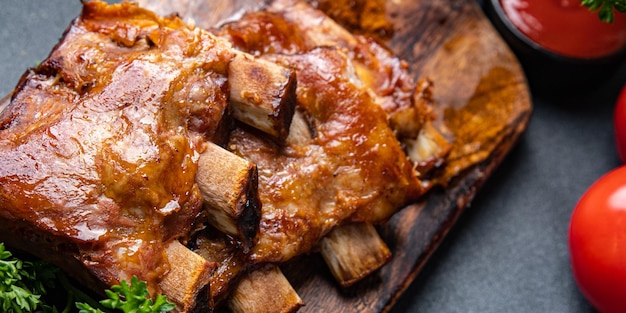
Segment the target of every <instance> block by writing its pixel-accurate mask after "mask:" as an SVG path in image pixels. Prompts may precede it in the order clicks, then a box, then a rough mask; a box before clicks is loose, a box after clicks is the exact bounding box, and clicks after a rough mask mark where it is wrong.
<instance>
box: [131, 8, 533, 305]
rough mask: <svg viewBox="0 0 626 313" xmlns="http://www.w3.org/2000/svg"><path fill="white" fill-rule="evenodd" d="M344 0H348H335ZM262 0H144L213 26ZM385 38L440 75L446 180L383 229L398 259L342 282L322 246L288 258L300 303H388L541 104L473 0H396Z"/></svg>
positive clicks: (425, 71)
mask: <svg viewBox="0 0 626 313" xmlns="http://www.w3.org/2000/svg"><path fill="white" fill-rule="evenodd" d="M335 1H342V0H335ZM260 2H262V1H261V0H256V1H255V0H237V1H209V0H179V1H175V0H140V1H139V3H140V4H142V5H144V6H146V7H148V8H150V9H152V10H155V11H157V12H159V13H161V14H169V13H174V12H178V14H180V15H181V16H182V17H184V18H185V19H188V20H193V21H195V23H196V24H197V25H198V26H200V27H211V26H214V25H216V24H218V23H220V22H221V21H224V20H226V19H228V18H229V17H230V16H232V15H233V14H234V15H237V14H240V13H241V12H242V10H246V9H253V8H256V7H258V5H259V3H260ZM383 15H384V17H385V18H386V19H387V22H388V24H389V25H391V26H392V32H390V33H387V34H386V36H384V37H383V38H384V39H385V41H386V43H387V44H388V46H389V47H390V48H391V49H392V50H393V51H394V52H395V53H396V54H397V55H398V56H400V57H401V58H402V59H404V60H406V61H407V62H408V63H409V64H410V70H411V73H412V74H414V75H415V77H429V78H430V79H431V80H432V81H433V82H434V84H435V89H434V98H435V102H436V103H437V108H436V111H437V114H438V120H437V125H438V127H440V128H441V129H443V130H444V134H445V135H447V136H450V137H453V138H454V140H455V141H454V145H453V148H452V152H451V154H450V159H449V162H448V164H447V166H446V168H445V170H444V171H443V173H442V174H441V175H442V177H444V178H445V179H446V180H447V181H449V183H448V185H447V186H446V187H445V188H437V189H434V190H433V191H431V193H430V194H429V195H428V196H427V197H426V198H425V199H424V200H423V201H422V202H420V203H416V204H414V205H411V206H409V207H407V208H405V209H403V210H402V211H401V212H400V213H398V214H396V215H395V216H394V217H393V218H392V219H391V220H390V221H389V222H388V223H387V224H385V225H383V226H382V227H380V229H379V230H380V232H381V235H382V237H383V239H384V240H385V242H386V243H387V244H388V246H389V248H390V249H391V251H392V253H393V258H392V260H391V261H390V262H389V263H388V264H387V265H386V266H385V267H383V268H382V269H381V270H380V271H378V272H376V273H374V274H373V275H371V276H370V277H368V278H366V279H365V280H363V281H361V282H359V283H357V284H356V285H354V286H353V287H351V288H349V289H346V290H341V289H340V288H339V287H338V286H337V284H336V282H335V281H334V279H333V278H332V275H331V274H330V272H329V271H328V269H327V268H326V265H325V264H324V262H323V260H322V258H321V257H320V256H319V255H316V254H315V255H310V256H305V257H302V258H298V259H296V260H293V261H291V262H290V263H288V264H285V265H284V266H282V269H283V272H284V273H285V276H286V277H287V278H288V279H289V281H290V282H291V284H292V285H293V286H294V288H295V289H296V290H297V291H298V293H299V295H300V296H301V298H302V299H303V301H304V303H305V307H303V308H302V309H301V310H300V311H301V312H386V311H388V310H389V309H390V308H391V306H392V305H393V304H394V302H395V301H396V299H397V298H398V297H399V296H400V295H401V294H402V292H403V291H404V290H405V289H406V288H407V287H408V285H409V284H410V283H411V281H412V280H413V279H414V278H415V276H416V275H417V274H418V273H419V271H420V270H421V269H422V267H423V266H424V264H425V263H426V262H427V261H428V258H429V257H430V256H431V255H432V253H433V251H434V250H435V249H436V248H437V246H438V245H439V244H440V243H441V241H442V239H443V238H444V237H445V235H446V234H447V232H448V231H449V230H450V228H451V227H452V226H453V225H454V223H455V222H456V221H457V219H458V218H459V217H460V216H461V215H462V213H463V211H464V209H465V208H467V207H468V205H469V203H470V202H471V201H472V199H473V198H474V195H475V193H476V192H477V191H478V190H479V189H480V187H481V186H482V185H483V183H484V182H485V180H486V179H487V178H488V177H489V176H490V175H491V174H492V172H493V171H494V169H495V168H496V167H497V166H498V165H499V164H500V163H501V161H502V160H503V158H504V157H505V156H506V155H507V153H508V152H509V151H510V150H511V148H512V147H513V145H514V144H515V143H516V141H517V139H518V138H519V136H520V134H522V133H523V131H524V130H525V129H526V127H527V125H528V121H529V118H530V115H531V111H532V105H531V101H530V95H529V91H528V87H527V83H526V79H525V77H524V75H523V72H522V70H521V67H520V65H519V64H518V62H517V60H516V59H515V57H514V56H513V54H512V53H511V51H510V50H509V49H508V47H507V46H506V44H505V43H504V42H503V41H502V40H501V38H500V37H499V36H498V35H497V32H496V31H495V30H494V29H493V28H492V26H491V24H490V23H489V22H488V20H487V19H486V18H485V17H484V15H483V13H482V11H481V9H480V8H479V7H478V5H477V4H476V3H475V2H474V1H473V0H421V1H408V0H389V1H386V2H385V5H384V11H383Z"/></svg>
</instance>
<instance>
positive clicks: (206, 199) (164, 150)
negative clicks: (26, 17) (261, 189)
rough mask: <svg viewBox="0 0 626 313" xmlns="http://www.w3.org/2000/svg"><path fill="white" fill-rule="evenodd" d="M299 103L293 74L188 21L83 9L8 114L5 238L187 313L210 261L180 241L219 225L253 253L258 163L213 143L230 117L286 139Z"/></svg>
mask: <svg viewBox="0 0 626 313" xmlns="http://www.w3.org/2000/svg"><path fill="white" fill-rule="evenodd" d="M248 73H254V74H255V75H254V76H253V77H249V76H248ZM242 76H243V77H242ZM244 77H245V78H244ZM244 81H246V82H247V83H246V85H241V84H242V82H244ZM232 92H236V95H234V96H232V97H231V94H232ZM294 100H295V76H294V75H293V71H292V70H290V69H287V68H284V67H281V66H278V65H276V64H274V63H270V62H268V61H261V60H260V61H258V62H257V61H256V58H254V57H253V56H250V55H247V54H244V53H241V52H240V51H237V50H234V49H232V48H231V46H230V44H229V43H228V42H227V41H225V40H223V39H220V38H217V37H215V36H214V35H212V34H210V33H209V32H206V31H203V30H201V29H198V28H194V27H191V26H188V25H186V24H184V23H183V22H182V21H181V20H180V19H179V18H177V17H171V18H162V17H159V16H157V15H156V14H154V13H152V12H150V11H147V10H144V9H141V8H139V7H138V6H137V5H135V4H131V3H122V4H119V5H107V4H106V3H104V2H97V1H90V2H85V3H84V8H83V12H82V14H81V16H80V17H79V18H77V19H76V20H75V21H74V22H73V23H72V24H71V25H70V27H69V28H68V29H67V30H66V32H65V34H64V36H63V38H62V40H61V41H60V43H59V44H58V45H57V46H56V47H55V48H54V49H53V50H52V52H51V53H50V55H49V56H48V58H46V59H45V60H44V61H43V62H42V63H41V64H40V65H39V66H38V67H37V68H34V69H32V70H29V71H27V72H26V73H25V74H24V76H23V77H22V79H21V80H20V82H19V84H18V86H17V87H16V88H15V90H14V92H13V95H12V97H11V99H10V103H8V104H6V107H5V108H4V110H3V111H2V113H1V114H0V164H1V165H2V166H0V224H1V226H2V228H1V230H0V239H1V240H3V241H6V242H7V243H9V244H12V245H14V246H17V247H18V248H21V249H23V250H27V251H28V252H31V253H33V254H35V255H38V256H40V257H42V258H44V259H47V260H50V261H52V262H54V263H56V264H58V265H59V266H61V267H62V268H64V269H66V270H67V271H69V272H70V273H72V274H73V275H74V276H75V277H76V278H78V279H80V280H81V281H83V282H85V283H86V284H88V285H91V286H92V287H94V288H96V289H98V288H99V287H101V285H104V286H110V285H113V284H118V283H119V282H120V281H121V280H126V281H130V279H131V277H132V276H137V277H138V278H139V279H140V280H143V281H146V282H147V284H148V288H149V290H150V291H151V294H153V295H154V294H156V293H158V292H162V293H165V294H166V295H167V296H169V297H170V299H172V300H173V301H175V302H176V303H177V304H178V305H179V307H178V309H179V310H181V311H186V310H189V309H191V308H192V307H193V305H194V304H195V299H194V298H195V296H196V294H198V293H199V292H200V291H201V290H205V291H206V289H207V288H206V284H207V283H208V276H209V274H210V271H211V270H212V268H213V264H212V263H210V262H208V261H206V260H205V259H203V258H201V257H200V256H198V255H196V254H194V253H193V252H191V251H190V250H188V249H187V248H185V247H184V246H183V245H181V244H180V243H181V242H182V243H185V242H186V241H187V240H188V239H189V238H190V237H191V233H192V231H194V230H195V229H197V228H202V227H204V223H205V222H213V223H214V224H215V227H216V228H217V229H220V230H223V231H225V232H227V233H228V234H229V235H230V236H232V240H233V241H234V242H236V244H237V245H238V247H240V248H241V250H242V251H243V252H247V251H248V250H249V249H250V247H251V246H252V244H254V239H255V236H256V233H257V229H258V219H259V213H260V212H259V202H258V198H257V193H256V190H257V189H256V188H257V185H256V183H257V181H256V166H255V165H254V164H251V163H250V162H248V161H245V160H243V159H241V158H238V157H237V156H235V155H233V154H232V153H229V152H227V151H226V150H223V149H221V148H219V147H217V146H216V145H215V144H214V143H213V142H218V143H219V142H222V141H223V140H224V139H225V135H227V133H228V131H229V130H230V127H231V125H232V120H231V119H230V117H231V113H232V115H233V116H234V118H235V119H241V120H243V121H244V122H248V123H249V124H251V125H252V126H254V127H258V128H260V129H261V130H263V131H267V133H268V136H269V137H271V138H273V139H272V140H276V141H281V140H284V138H281V137H280V136H281V135H284V133H285V132H286V130H285V129H288V128H289V124H290V122H291V116H292V115H293V110H294ZM3 106H4V105H3ZM246 109H248V110H246ZM257 116H258V118H255V117H257ZM257 122H259V123H257ZM255 123H257V124H255ZM216 164H219V166H220V167H219V168H217V169H216V168H215V167H216V166H217V165H216ZM231 175H232V177H231ZM239 178H241V180H239ZM198 179H200V180H201V181H197V180H198ZM244 185H245V186H244ZM229 186H232V188H231V189H230V190H228V189H226V188H230V187H229ZM240 186H244V187H240ZM233 188H234V189H233ZM241 188H243V189H241ZM203 207H204V208H206V209H207V210H203ZM174 259H175V260H176V262H172V260H174Z"/></svg>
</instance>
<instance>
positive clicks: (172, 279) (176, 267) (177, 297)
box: [159, 240, 215, 312]
mask: <svg viewBox="0 0 626 313" xmlns="http://www.w3.org/2000/svg"><path fill="white" fill-rule="evenodd" d="M165 253H166V254H167V258H168V259H169V260H170V264H171V265H172V267H171V268H170V271H169V272H168V273H167V274H166V275H165V276H164V277H163V280H161V282H160V283H159V286H160V287H161V290H162V291H163V294H165V295H167V297H168V300H171V301H172V302H174V303H175V304H176V306H177V310H178V311H179V312H189V311H190V310H192V309H196V310H198V309H201V308H198V307H196V304H197V302H196V299H206V298H208V295H200V294H201V293H208V288H206V285H207V284H208V283H209V278H210V275H211V273H212V272H213V270H214V269H215V264H214V263H209V262H208V261H206V260H205V259H204V258H202V257H201V256H199V255H197V254H195V253H194V252H192V251H191V250H189V249H187V248H186V247H185V246H183V245H182V244H181V243H180V242H178V240H173V241H172V242H171V243H170V244H168V245H167V246H166V247H165Z"/></svg>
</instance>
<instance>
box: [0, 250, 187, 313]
mask: <svg viewBox="0 0 626 313" xmlns="http://www.w3.org/2000/svg"><path fill="white" fill-rule="evenodd" d="M57 284H58V285H59V287H60V288H59V289H62V290H64V291H65V293H66V295H65V297H66V301H65V305H64V306H61V307H62V308H61V309H59V308H58V307H57V304H56V303H52V302H50V301H47V300H50V299H49V298H54V297H52V296H51V295H50V294H49V292H48V291H49V290H52V289H56V288H55V287H56V286H57ZM105 293H106V295H107V296H108V299H104V300H101V301H99V302H98V301H96V300H94V298H93V297H91V296H89V295H88V294H86V293H84V292H82V291H81V290H80V289H79V288H77V287H76V286H75V285H73V284H72V283H71V282H70V281H69V279H68V278H67V277H66V276H65V274H63V272H62V271H60V270H59V268H57V267H55V266H53V265H50V264H49V263H47V262H44V261H41V260H33V261H30V260H22V259H20V258H17V257H15V256H13V254H12V253H11V252H9V251H7V250H6V249H5V247H4V244H3V243H0V311H1V312H5V313H70V312H76V310H77V309H78V312H79V313H114V312H122V313H164V312H169V311H171V310H173V309H174V307H175V305H174V304H173V303H171V302H169V301H167V299H166V298H165V297H164V296H163V295H158V296H157V298H156V299H155V301H152V299H150V298H149V297H148V295H149V293H148V290H147V288H146V283H145V282H142V281H139V279H138V278H137V277H135V276H133V278H132V279H131V284H130V286H129V285H128V283H126V281H121V282H120V285H115V286H112V287H111V289H110V290H105ZM57 297H58V296H57Z"/></svg>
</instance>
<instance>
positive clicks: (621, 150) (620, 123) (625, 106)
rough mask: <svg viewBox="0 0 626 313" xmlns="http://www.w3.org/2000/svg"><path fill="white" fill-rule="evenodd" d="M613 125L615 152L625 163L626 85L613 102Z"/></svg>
mask: <svg viewBox="0 0 626 313" xmlns="http://www.w3.org/2000/svg"><path fill="white" fill-rule="evenodd" d="M613 125H614V126H615V139H616V141H617V153H618V155H619V157H620V159H621V160H622V162H624V163H626V85H624V87H623V88H622V92H621V93H620V94H619V97H618V98H617V103H615V113H614V114H613Z"/></svg>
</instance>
